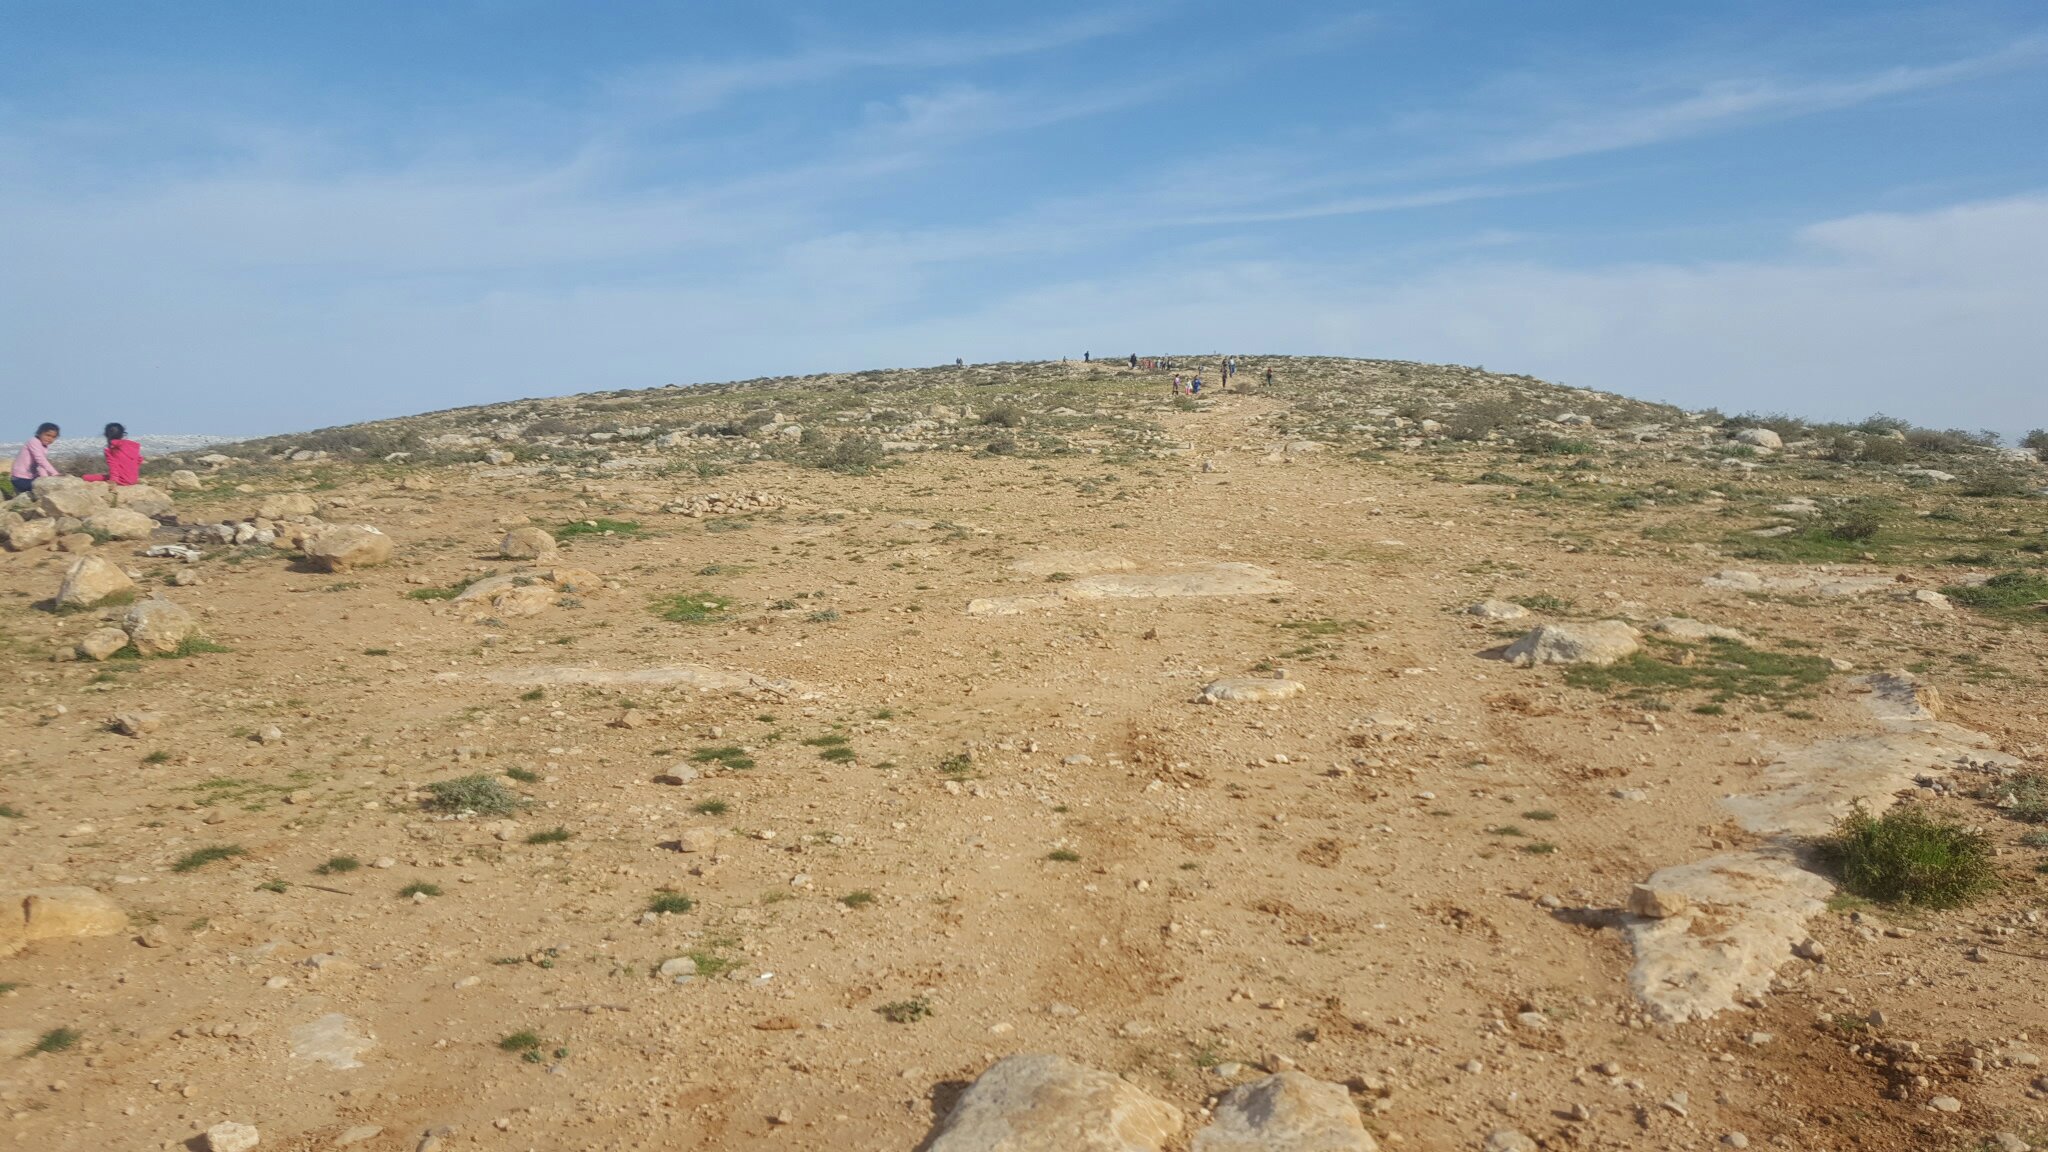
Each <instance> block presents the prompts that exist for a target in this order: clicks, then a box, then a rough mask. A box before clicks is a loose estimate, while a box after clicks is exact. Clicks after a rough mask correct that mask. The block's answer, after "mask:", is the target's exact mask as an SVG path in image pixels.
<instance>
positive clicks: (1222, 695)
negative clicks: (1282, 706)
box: [1199, 676, 1308, 704]
mask: <svg viewBox="0 0 2048 1152" xmlns="http://www.w3.org/2000/svg"><path fill="white" fill-rule="evenodd" d="M1306 691H1308V685H1306V684H1304V683H1302V682H1301V681H1299V680H1279V679H1275V678H1273V677H1271V676H1264V677H1258V676H1231V677H1227V678H1225V679H1222V680H1218V681H1216V682H1215V683H1213V684H1209V685H1205V686H1204V687H1203V688H1202V695H1201V696H1200V698H1199V699H1200V701H1201V702H1202V703H1204V704H1263V703H1266V702H1268V701H1272V700H1288V699H1292V698H1293V697H1296V696H1299V695H1301V694H1302V693H1303V692H1306Z"/></svg>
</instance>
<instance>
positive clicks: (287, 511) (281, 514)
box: [256, 492, 320, 520]
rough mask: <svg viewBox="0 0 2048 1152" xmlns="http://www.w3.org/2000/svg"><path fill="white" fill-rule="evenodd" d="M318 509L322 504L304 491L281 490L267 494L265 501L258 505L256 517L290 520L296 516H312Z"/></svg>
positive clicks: (260, 518)
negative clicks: (273, 493)
mask: <svg viewBox="0 0 2048 1152" xmlns="http://www.w3.org/2000/svg"><path fill="white" fill-rule="evenodd" d="M318 511H320V505H318V504H316V503H314V502H313V498H312V497H311V496H308V495H306V494H305V493H304V492H279V493H277V494H275V495H272V496H265V497H264V498H263V503H261V504H259V505H257V506H256V519H258V520H289V519H291V518H292V517H294V516H311V515H313V514H314V513H316V512H318Z"/></svg>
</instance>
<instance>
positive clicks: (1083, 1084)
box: [926, 1052, 1181, 1152]
mask: <svg viewBox="0 0 2048 1152" xmlns="http://www.w3.org/2000/svg"><path fill="white" fill-rule="evenodd" d="M1180 1130H1181V1115H1180V1110H1179V1109H1177V1108H1175V1107H1173V1106H1172V1105H1170V1104H1166V1103H1163V1102H1161V1101H1159V1100H1155V1099H1153V1098H1152V1097H1151V1096H1148V1095H1146V1094H1145V1093H1144V1092H1143V1091H1142V1090H1140V1089H1139V1088H1138V1087H1137V1086H1136V1085H1133V1084H1131V1083H1129V1082H1128V1081H1125V1080H1121V1079H1119V1078H1117V1077H1115V1076H1111V1075H1110V1074H1109V1073H1107V1072H1098V1071H1096V1070H1095V1069H1093V1068H1089V1067H1086V1066H1084V1065H1081V1064H1076V1063H1075V1062H1073V1061H1072V1060H1069V1059H1067V1058H1066V1057H1064V1056H1056V1055H1052V1054H1050V1053H1042V1052H1033V1053H1024V1054H1020V1055H1016V1056H1008V1057H1005V1058H1003V1059H1001V1060H998V1061H996V1062H995V1063H994V1064H992V1065H990V1066H989V1069H988V1071H986V1072H983V1073H982V1074H981V1076H980V1077H979V1078H978V1079H976V1080H975V1082H974V1083H973V1085H972V1086H970V1087H969V1088H968V1089H967V1091H966V1092H964V1093H962V1094H961V1096H960V1100H959V1103H957V1104H955V1105H954V1106H953V1111H952V1112H951V1113H950V1114H948V1115H947V1117H946V1119H945V1121H944V1123H942V1124H941V1125H940V1126H939V1128H938V1130H937V1132H935V1133H934V1134H933V1136H932V1139H931V1142H930V1143H929V1144H927V1145H926V1150H927V1152H1159V1150H1160V1149H1161V1148H1163V1147H1165V1145H1166V1142H1167V1141H1168V1140H1170V1139H1172V1138H1173V1137H1174V1136H1176V1135H1178V1134H1179V1133H1180Z"/></svg>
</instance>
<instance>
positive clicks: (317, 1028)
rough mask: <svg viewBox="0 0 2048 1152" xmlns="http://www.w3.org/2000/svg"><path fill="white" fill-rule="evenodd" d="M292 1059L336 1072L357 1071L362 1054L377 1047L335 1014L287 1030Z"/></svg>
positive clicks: (354, 1025)
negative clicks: (318, 1065) (308, 1061)
mask: <svg viewBox="0 0 2048 1152" xmlns="http://www.w3.org/2000/svg"><path fill="white" fill-rule="evenodd" d="M291 1046H292V1058H293V1059H295V1060H310V1061H312V1062H313V1063H316V1064H325V1065H327V1066H328V1067H329V1068H332V1069H334V1070H336V1071H338V1072H345V1071H347V1070H349V1069H350V1068H361V1067H362V1066H363V1062H362V1060H361V1059H360V1057H361V1056H362V1055H363V1053H365V1052H368V1051H369V1050H370V1049H372V1048H375V1047H376V1046H377V1038H376V1037H374V1036H372V1035H370V1034H369V1033H368V1032H367V1031H365V1030H364V1029H363V1027H362V1026H361V1025H359V1024H357V1023H356V1022H355V1021H353V1020H351V1019H349V1018H348V1017H346V1016H344V1015H342V1014H341V1013H339V1012H330V1013H328V1014H327V1015H325V1016H322V1017H320V1018H319V1019H318V1020H313V1021H309V1022H307V1023H305V1024H300V1025H298V1026H297V1027H295V1028H293V1029H292V1031H291Z"/></svg>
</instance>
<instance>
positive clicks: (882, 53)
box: [607, 5, 1150, 117]
mask: <svg viewBox="0 0 2048 1152" xmlns="http://www.w3.org/2000/svg"><path fill="white" fill-rule="evenodd" d="M1149 15H1150V8H1148V7H1139V6H1135V5H1118V6H1112V7H1107V8H1103V9H1100V10H1098V11H1095V12H1090V13H1087V14H1084V15H1081V16H1076V17H1070V18H1068V19H1065V20H1058V21H1053V22H1050V23H1046V24H1044V25H1040V26H1038V27H1031V28H1016V29H1008V30H1003V31H997V32H987V33H980V34H975V35H968V36H915V37H904V38H899V39H893V40H885V41H877V42H873V43H867V44H828V45H816V46H811V47H806V48H801V49H798V50H796V51H793V52H789V53H785V54H782V55H775V56H756V57H749V58H730V59H723V60H696V61H685V62H682V63H676V64H667V65H663V66H661V67H659V68H650V69H641V70H637V71H634V72H630V73H626V74H624V75H621V76H619V77H617V78H615V79H614V80H612V81H611V82H610V83H609V84H608V85H607V88H608V90H609V92H610V94H611V95H612V97H613V98H614V99H615V100H616V101H617V102H618V103H619V104H620V105H621V106H622V107H625V108H630V109H633V110H635V111H637V112H638V113H639V114H641V115H648V116H657V117H681V116H691V115H696V114H699V113H703V112H708V111H710V110H712V109H714V108H717V107H719V106H721V105H723V104H726V103H727V102H729V101H732V100H734V99H737V98H739V97H742V96H745V95H749V94H752V93H757V92H770V91H775V90H778V89H787V88H801V87H807V86H811V85H818V84H824V83H827V82H830V81H833V80H836V79H839V78H841V77H843V76H846V75H849V74H852V73H856V72H864V71H902V70H917V69H958V68H965V67H969V66H972V65H976V64H983V63H987V62H988V61H991V60H1001V59H1005V58H1008V57H1015V56H1027V55H1031V54H1034V53H1039V52H1049V51H1052V50H1054V49H1058V48H1065V47H1069V46H1072V45H1075V44H1081V43H1084V42H1087V41H1090V40H1096V39H1100V38H1102V37H1105V36H1110V35H1114V34H1116V33H1118V32H1124V31H1128V30H1130V29H1131V28H1133V27H1135V26H1137V25H1139V24H1141V23H1143V22H1144V20H1146V19H1147V18H1148V17H1149Z"/></svg>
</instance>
